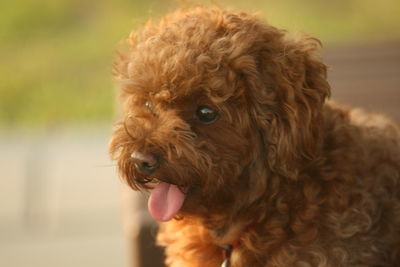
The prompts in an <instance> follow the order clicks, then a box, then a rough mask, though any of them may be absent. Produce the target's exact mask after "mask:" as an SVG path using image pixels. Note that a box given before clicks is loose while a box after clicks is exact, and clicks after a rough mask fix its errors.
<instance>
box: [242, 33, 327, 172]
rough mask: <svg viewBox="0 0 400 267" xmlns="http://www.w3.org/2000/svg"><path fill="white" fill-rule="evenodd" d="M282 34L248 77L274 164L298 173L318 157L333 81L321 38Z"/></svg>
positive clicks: (254, 107) (268, 46) (251, 98)
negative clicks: (289, 37) (294, 37)
mask: <svg viewBox="0 0 400 267" xmlns="http://www.w3.org/2000/svg"><path fill="white" fill-rule="evenodd" d="M278 36H279V35H278V34H277V37H278ZM280 37H281V38H278V40H279V41H276V43H273V42H272V41H268V42H267V43H266V45H265V47H264V48H262V49H260V50H259V51H261V52H260V55H259V56H260V57H259V58H256V59H255V64H256V66H257V75H258V77H255V75H254V71H253V72H252V74H251V75H246V74H244V77H247V78H245V80H247V84H248V86H249V87H250V88H248V89H249V90H248V91H249V101H250V103H251V105H250V106H251V108H252V117H253V118H254V121H255V123H256V127H258V128H259V129H260V134H261V140H262V142H263V147H264V148H265V150H264V151H265V153H266V156H267V159H268V165H269V167H270V168H271V169H272V170H275V171H277V172H279V173H281V174H284V175H286V176H291V177H295V176H296V173H297V171H298V170H299V168H303V167H306V166H305V165H304V164H307V162H311V161H313V160H314V159H315V158H316V156H317V153H318V146H319V145H320V141H319V139H320V138H319V134H320V126H321V122H322V106H323V103H324V101H325V99H326V98H327V97H328V96H329V95H330V86H329V84H328V82H327V80H326V71H327V67H326V66H325V65H324V64H323V63H322V62H321V60H320V59H319V58H318V57H317V55H316V52H317V51H318V50H319V48H320V42H319V41H318V40H317V39H314V38H311V37H308V36H302V37H301V38H300V39H299V40H287V39H285V37H284V35H283V34H282V33H281V35H280Z"/></svg>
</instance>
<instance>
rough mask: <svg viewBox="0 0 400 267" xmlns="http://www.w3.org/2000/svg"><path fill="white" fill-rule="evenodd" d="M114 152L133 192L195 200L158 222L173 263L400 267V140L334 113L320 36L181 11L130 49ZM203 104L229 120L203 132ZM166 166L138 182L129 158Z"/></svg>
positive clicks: (245, 18) (374, 122) (141, 34)
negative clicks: (291, 34)
mask: <svg viewBox="0 0 400 267" xmlns="http://www.w3.org/2000/svg"><path fill="white" fill-rule="evenodd" d="M128 40H129V42H130V50H129V52H128V53H126V54H125V55H120V58H119V60H118V61H117V62H116V63H115V65H114V69H115V76H116V78H117V79H118V81H119V83H120V85H121V103H122V106H123V110H124V118H123V119H122V120H121V122H119V123H117V124H116V126H115V131H114V133H113V137H112V140H111V144H110V152H111V154H112V155H113V158H114V159H115V160H117V162H118V167H119V171H120V174H121V176H122V177H123V178H124V179H125V180H126V181H127V183H128V184H129V185H131V186H132V188H134V189H145V190H147V189H150V190H151V188H153V187H154V186H155V185H156V184H157V183H158V182H160V181H163V182H168V183H169V184H174V185H178V186H179V188H181V189H182V190H185V192H186V198H185V201H184V204H183V206H182V208H181V209H180V211H179V213H178V215H177V216H176V218H175V219H173V220H170V221H168V222H166V223H163V224H162V225H161V230H160V233H159V235H158V241H159V244H161V245H162V246H166V256H167V259H166V263H167V265H168V266H173V267H178V266H220V265H221V263H222V255H221V249H220V248H219V245H223V244H230V243H232V242H234V241H235V240H239V245H238V246H237V247H236V248H235V249H234V250H233V252H232V256H231V263H232V266H236V267H238V266H268V267H270V266H271V267H272V266H274V267H278V266H321V267H322V266H398V264H399V262H400V178H399V173H400V130H399V128H398V125H397V124H396V123H395V122H393V121H391V120H390V119H387V118H386V117H384V116H381V115H376V114H367V113H364V112H363V111H360V110H352V109H347V108H344V107H340V106H337V105H336V104H334V103H330V102H325V100H326V98H327V97H328V96H329V95H330V87H329V84H328V83H327V81H326V66H325V65H324V64H323V63H322V62H321V61H320V59H319V58H318V57H317V55H316V52H317V51H318V49H319V47H320V43H319V41H318V40H317V39H315V38H311V37H308V36H302V37H300V38H298V39H290V38H288V37H287V34H286V32H285V31H282V30H279V29H277V28H274V27H272V26H270V25H268V24H266V23H265V22H263V21H262V20H260V19H259V18H257V17H256V16H254V15H250V14H246V13H235V12H230V11H225V10H221V9H219V8H203V7H198V8H192V9H181V10H179V11H177V12H175V13H172V14H170V15H168V16H166V17H165V18H164V19H162V20H161V21H160V22H159V23H156V24H153V23H148V24H147V25H146V26H145V27H144V29H142V30H140V31H138V32H136V33H135V34H132V35H131V36H130V37H129V38H128ZM198 106H207V107H210V108H212V109H215V110H217V111H218V112H219V114H220V117H219V119H218V120H216V121H215V122H213V123H210V124H203V123H201V122H199V120H198V118H196V116H195V115H194V114H196V109H197V108H198ZM136 151H141V152H143V151H145V153H151V154H152V155H157V157H160V158H162V162H161V164H160V166H159V168H158V169H157V170H156V172H155V173H154V174H152V175H146V174H145V173H143V172H141V171H139V170H138V169H137V168H136V166H135V164H134V162H133V161H132V158H131V154H132V153H134V152H136Z"/></svg>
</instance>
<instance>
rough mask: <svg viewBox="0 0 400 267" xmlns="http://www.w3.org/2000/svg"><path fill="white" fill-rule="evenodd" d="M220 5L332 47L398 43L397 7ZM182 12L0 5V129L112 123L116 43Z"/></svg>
mask: <svg viewBox="0 0 400 267" xmlns="http://www.w3.org/2000/svg"><path fill="white" fill-rule="evenodd" d="M186 2H190V1H186ZM192 2H194V3H202V4H209V3H210V2H212V1H192ZM213 2H215V1H213ZM217 2H218V3H219V4H220V5H221V6H224V7H229V8H235V9H243V10H246V11H252V12H254V11H255V12H261V14H262V16H263V17H265V18H266V19H267V20H268V21H269V22H270V23H271V24H273V25H275V26H278V27H281V28H286V29H288V30H293V31H296V30H302V31H305V32H307V33H309V34H311V35H313V36H316V37H318V38H319V39H321V40H322V41H323V43H324V44H327V45H335V44H343V43H354V42H356V43H361V42H363V43H364V42H382V41H388V40H393V39H395V40H398V39H399V38H400V16H399V14H400V2H399V0H381V1H379V2H377V1H376V0H336V1H328V0H303V1H296V0H286V1H277V0H275V1H273V0H270V1H268V0H263V1H217ZM179 5H180V4H179V3H178V2H177V1H167V0H165V1H162V0H148V1H140V0H114V1H106V0H59V1H57V0H41V1H37V0H14V1H11V0H3V1H1V3H0V58H1V65H0V73H1V74H0V128H14V127H17V128H47V127H49V126H52V125H59V124H69V123H72V124H89V123H90V124H91V123H105V122H107V123H108V122H110V121H111V120H112V118H113V114H114V111H113V110H114V107H113V106H114V103H115V101H114V100H113V99H114V93H115V90H114V89H113V88H114V87H115V86H114V85H113V81H112V78H111V64H112V60H113V56H114V50H115V47H116V45H117V43H118V42H120V41H121V40H123V38H124V37H125V36H127V35H128V33H129V32H130V31H131V30H132V29H134V28H135V27H138V26H140V25H141V23H143V22H144V21H145V20H146V18H148V17H157V16H159V15H160V14H163V13H165V12H166V11H169V10H173V9H174V8H175V7H177V6H179Z"/></svg>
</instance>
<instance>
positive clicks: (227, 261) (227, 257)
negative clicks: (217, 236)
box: [219, 240, 240, 267]
mask: <svg viewBox="0 0 400 267" xmlns="http://www.w3.org/2000/svg"><path fill="white" fill-rule="evenodd" d="M239 243H240V242H239V240H235V241H234V242H233V243H232V244H229V245H222V246H219V247H220V248H221V249H222V258H223V259H224V261H223V262H222V264H221V267H229V266H231V254H232V251H233V249H234V248H236V247H237V246H239Z"/></svg>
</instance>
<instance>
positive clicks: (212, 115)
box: [196, 106, 219, 124]
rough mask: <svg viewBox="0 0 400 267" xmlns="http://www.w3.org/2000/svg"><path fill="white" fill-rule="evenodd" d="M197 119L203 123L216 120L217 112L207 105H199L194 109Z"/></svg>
mask: <svg viewBox="0 0 400 267" xmlns="http://www.w3.org/2000/svg"><path fill="white" fill-rule="evenodd" d="M196 117H197V119H198V120H199V121H200V122H201V123H203V124H210V123H213V122H215V121H216V120H218V118H219V113H218V112H217V111H215V110H213V109H211V108H209V107H205V106H200V107H198V108H197V110H196Z"/></svg>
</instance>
